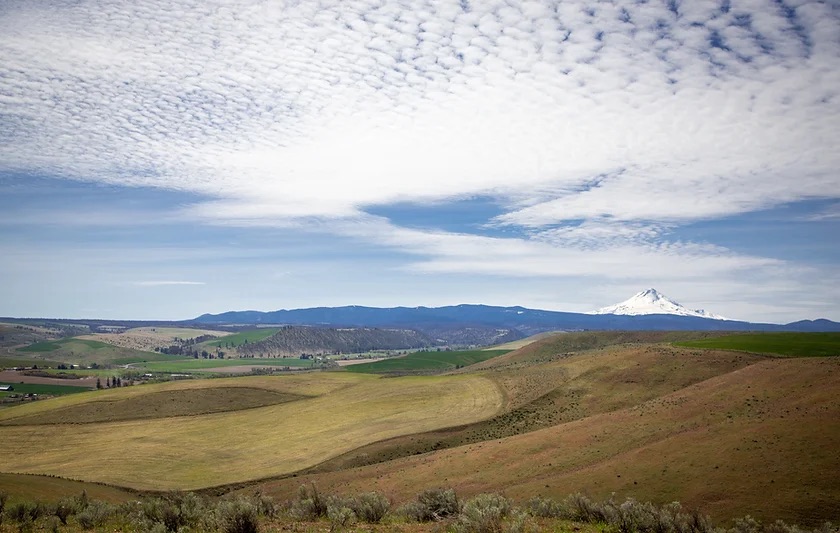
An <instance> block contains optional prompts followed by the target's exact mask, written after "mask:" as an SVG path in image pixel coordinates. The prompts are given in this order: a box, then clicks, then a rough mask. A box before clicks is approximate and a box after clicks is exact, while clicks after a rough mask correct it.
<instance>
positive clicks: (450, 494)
mask: <svg viewBox="0 0 840 533" xmlns="http://www.w3.org/2000/svg"><path fill="white" fill-rule="evenodd" d="M460 510H461V506H460V504H459V503H458V496H456V494H455V491H454V490H452V489H428V490H424V491H423V492H421V493H420V494H419V495H418V496H417V501H416V502H412V503H409V504H407V505H405V506H403V507H402V509H401V510H400V511H401V514H403V515H405V516H406V517H408V518H411V519H414V520H416V521H418V522H429V521H431V520H443V519H444V518H446V517H448V516H455V515H457V514H458V512H459V511H460Z"/></svg>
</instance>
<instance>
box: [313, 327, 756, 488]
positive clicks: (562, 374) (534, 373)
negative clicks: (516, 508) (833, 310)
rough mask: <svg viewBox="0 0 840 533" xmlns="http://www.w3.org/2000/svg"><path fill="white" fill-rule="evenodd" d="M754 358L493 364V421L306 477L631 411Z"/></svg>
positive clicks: (639, 348)
mask: <svg viewBox="0 0 840 533" xmlns="http://www.w3.org/2000/svg"><path fill="white" fill-rule="evenodd" d="M502 357H507V355H505V356H502ZM496 359H500V358H496ZM761 359H762V358H761V357H760V356H756V355H750V354H741V353H733V352H725V351H706V350H702V351H700V350H691V349H685V348H676V347H673V346H671V345H667V344H664V345H656V344H640V345H632V346H620V347H618V346H613V347H608V348H603V349H599V350H591V351H585V352H581V353H579V354H563V353H561V354H559V356H558V357H557V359H556V360H555V361H553V362H549V363H544V364H533V363H532V364H522V365H518V364H517V365H515V366H513V367H511V366H508V365H499V366H500V367H501V368H496V369H490V370H485V371H484V372H483V373H482V375H485V376H487V377H490V378H492V379H493V380H494V381H496V382H497V383H498V384H499V385H500V388H501V389H502V391H503V392H504V393H505V397H506V408H505V410H504V412H502V413H500V414H499V415H497V416H495V417H493V418H491V419H490V420H485V421H481V422H477V423H474V424H470V425H467V426H460V427H454V428H448V429H443V430H439V431H433V432H429V433H422V434H417V435H406V436H402V437H398V438H395V439H390V440H387V441H382V442H376V443H372V444H370V445H368V446H364V447H362V448H360V449H357V450H353V451H351V452H349V453H346V454H344V455H341V456H339V457H336V458H334V459H332V460H330V461H327V462H326V463H323V464H320V465H318V466H317V467H315V469H314V471H317V472H324V471H332V470H339V469H344V468H350V467H357V466H363V465H369V464H375V463H379V462H382V461H388V460H392V459H396V458H399V457H408V456H411V455H416V454H419V453H425V452H429V451H433V450H439V449H445V448H452V447H455V446H461V445H464V444H471V443H476V442H481V441H485V440H492V439H498V438H503V437H510V436H513V435H517V434H521V433H526V432H529V431H535V430H538V429H542V428H546V427H550V426H554V425H557V424H561V423H565V422H571V421H573V420H579V419H581V418H585V417H587V416H592V415H595V414H599V413H603V412H607V411H612V410H616V409H620V408H624V407H630V406H633V405H637V404H638V403H640V402H643V401H647V400H650V399H652V398H657V397H659V396H661V395H663V394H668V393H670V392H673V391H675V390H678V389H681V388H684V387H687V386H688V385H691V384H693V383H697V382H699V381H703V380H705V379H708V378H711V377H713V376H717V375H721V374H725V373H727V372H731V371H733V370H736V369H738V368H742V367H744V366H747V365H749V364H752V363H754V362H756V361H759V360H761Z"/></svg>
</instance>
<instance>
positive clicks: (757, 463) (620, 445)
mask: <svg viewBox="0 0 840 533" xmlns="http://www.w3.org/2000/svg"><path fill="white" fill-rule="evenodd" d="M600 357H609V356H608V355H607V353H605V354H604V355H602V356H600ZM624 379H625V380H626V379H633V377H632V375H630V376H627V377H626V378H624ZM838 390H840V360H838V359H786V360H765V361H760V362H757V363H755V364H751V365H749V366H746V367H744V368H741V369H740V370H736V371H733V372H727V373H723V374H721V375H719V376H717V377H713V378H711V379H708V380H705V381H702V382H699V383H696V384H694V385H691V386H689V387H686V388H680V389H678V390H676V391H673V392H670V393H666V394H663V395H661V396H658V397H654V398H651V399H649V400H646V401H642V402H640V403H638V404H635V405H632V406H629V407H624V408H621V409H617V410H612V411H609V410H608V411H605V412H602V413H600V414H594V415H591V416H587V417H585V418H580V419H578V420H575V421H572V422H567V423H562V424H559V425H555V426H551V427H547V428H545V429H541V430H538V431H533V432H530V433H525V434H521V435H516V436H512V437H508V438H503V439H497V440H487V441H484V442H479V443H474V444H470V445H467V446H462V447H456V448H451V449H447V450H441V451H436V452H431V453H428V454H424V455H419V456H412V457H408V458H402V459H398V460H394V461H390V462H386V463H380V464H377V465H371V466H367V467H362V468H357V469H354V470H342V471H337V472H330V473H321V474H312V475H307V476H300V477H298V478H296V479H294V480H290V479H285V480H279V481H275V482H271V483H267V484H264V485H262V486H261V489H262V490H266V491H268V492H270V493H272V494H274V495H277V496H285V495H289V494H291V493H292V492H293V491H294V490H296V488H297V486H298V485H299V484H301V483H302V482H309V481H314V482H316V483H318V485H319V486H320V487H322V488H324V489H325V490H345V491H354V490H359V489H360V488H361V487H367V489H366V490H370V489H371V488H374V489H376V490H380V491H384V492H386V493H389V494H394V495H396V496H397V497H402V496H406V497H408V495H409V494H411V493H413V492H416V491H417V490H418V488H420V487H432V486H439V485H451V486H453V487H456V488H457V489H459V490H460V491H461V492H464V493H467V494H475V493H479V492H485V491H504V492H505V493H506V494H507V495H509V496H512V497H514V498H527V497H529V496H533V495H536V494H541V495H547V496H553V497H560V496H562V495H564V494H567V493H569V492H574V491H577V490H583V491H586V492H588V493H590V494H592V495H594V496H596V497H606V496H609V495H610V494H612V493H616V496H617V497H618V498H623V497H624V496H633V497H635V498H639V499H643V500H652V501H658V502H662V503H664V502H668V501H672V500H680V501H682V502H683V503H685V504H687V505H688V506H690V507H692V508H699V509H703V510H704V511H705V512H708V513H710V514H712V515H713V516H715V517H716V518H718V519H726V518H731V517H735V516H741V515H744V514H751V515H752V516H758V517H760V518H765V519H776V518H782V519H786V520H788V521H794V522H799V523H805V524H810V525H816V524H818V523H820V522H821V521H823V520H826V519H830V518H832V517H836V516H838V515H840V481H838V478H837V476H836V472H838V471H840V455H838V454H837V453H836V443H837V442H838V437H840V400H838V399H837V398H838V396H837V391H838ZM768 498H769V499H768Z"/></svg>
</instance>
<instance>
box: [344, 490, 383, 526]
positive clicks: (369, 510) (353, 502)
mask: <svg viewBox="0 0 840 533" xmlns="http://www.w3.org/2000/svg"><path fill="white" fill-rule="evenodd" d="M346 504H347V507H349V508H350V509H351V510H352V511H353V513H354V514H355V515H356V517H357V518H358V519H359V520H362V521H363V522H367V523H369V524H377V523H379V522H380V521H381V520H382V519H383V518H385V515H386V514H388V510H389V509H390V508H391V502H390V501H388V498H386V497H385V496H383V495H382V494H380V493H378V492H366V493H364V494H360V495H359V496H356V497H354V498H349V499H348V500H347V501H346Z"/></svg>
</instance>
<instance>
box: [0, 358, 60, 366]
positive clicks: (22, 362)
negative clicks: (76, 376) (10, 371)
mask: <svg viewBox="0 0 840 533" xmlns="http://www.w3.org/2000/svg"><path fill="white" fill-rule="evenodd" d="M59 364H61V363H60V361H50V360H49V359H35V358H32V357H16V356H8V357H6V356H2V355H0V369H3V368H15V367H29V366H32V365H41V366H58V365H59Z"/></svg>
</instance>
